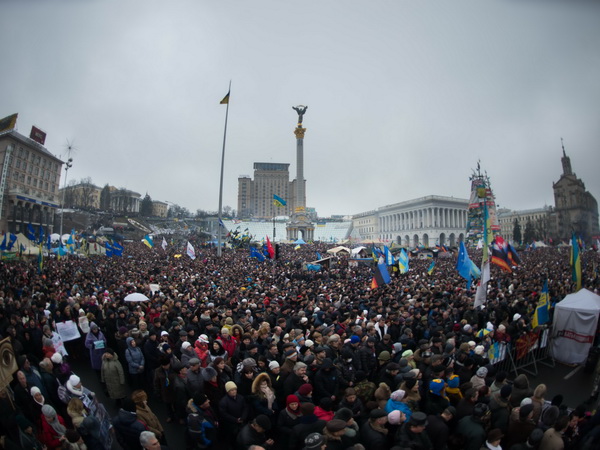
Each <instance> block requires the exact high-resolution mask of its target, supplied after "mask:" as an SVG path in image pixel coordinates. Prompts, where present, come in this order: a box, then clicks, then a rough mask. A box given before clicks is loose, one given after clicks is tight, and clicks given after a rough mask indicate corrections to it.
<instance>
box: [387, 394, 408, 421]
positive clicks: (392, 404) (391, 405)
mask: <svg viewBox="0 0 600 450" xmlns="http://www.w3.org/2000/svg"><path fill="white" fill-rule="evenodd" d="M396 410H398V411H400V412H403V413H404V415H405V416H406V420H407V421H408V419H410V416H412V411H411V410H410V408H409V407H408V405H407V404H406V403H404V402H397V401H395V400H392V399H391V398H390V399H389V400H388V401H387V403H386V405H385V412H386V413H388V414H389V413H391V412H392V411H396Z"/></svg>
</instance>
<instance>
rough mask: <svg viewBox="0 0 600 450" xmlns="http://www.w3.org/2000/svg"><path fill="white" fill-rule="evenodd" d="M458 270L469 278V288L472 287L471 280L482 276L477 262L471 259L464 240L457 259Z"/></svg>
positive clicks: (464, 276)
mask: <svg viewBox="0 0 600 450" xmlns="http://www.w3.org/2000/svg"><path fill="white" fill-rule="evenodd" d="M456 270H458V273H459V274H460V276H461V277H463V278H464V279H465V280H467V289H471V282H472V280H473V279H474V278H479V277H480V276H481V271H480V270H479V268H478V267H477V266H476V265H475V263H474V262H473V261H471V258H469V254H468V253H467V248H466V247H465V243H464V241H460V249H459V251H458V259H457V260H456Z"/></svg>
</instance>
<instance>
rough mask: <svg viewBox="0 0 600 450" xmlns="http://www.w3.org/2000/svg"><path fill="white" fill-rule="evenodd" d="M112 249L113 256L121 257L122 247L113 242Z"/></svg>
mask: <svg viewBox="0 0 600 450" xmlns="http://www.w3.org/2000/svg"><path fill="white" fill-rule="evenodd" d="M112 249H113V254H114V255H115V256H123V246H122V245H121V244H119V243H118V242H116V241H115V242H113V245H112Z"/></svg>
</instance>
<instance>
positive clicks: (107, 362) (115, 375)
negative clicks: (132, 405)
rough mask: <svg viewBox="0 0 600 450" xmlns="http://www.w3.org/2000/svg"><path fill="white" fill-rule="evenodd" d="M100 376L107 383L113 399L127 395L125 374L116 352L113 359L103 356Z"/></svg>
mask: <svg viewBox="0 0 600 450" xmlns="http://www.w3.org/2000/svg"><path fill="white" fill-rule="evenodd" d="M100 376H101V379H102V382H103V383H106V389H107V390H108V396H109V397H110V398H112V399H113V400H116V399H120V398H125V396H126V395H127V387H126V386H125V374H124V373H123V366H121V363H120V362H119V357H118V356H117V354H116V353H115V354H114V355H113V357H112V358H111V359H108V358H103V360H102V369H101V372H100Z"/></svg>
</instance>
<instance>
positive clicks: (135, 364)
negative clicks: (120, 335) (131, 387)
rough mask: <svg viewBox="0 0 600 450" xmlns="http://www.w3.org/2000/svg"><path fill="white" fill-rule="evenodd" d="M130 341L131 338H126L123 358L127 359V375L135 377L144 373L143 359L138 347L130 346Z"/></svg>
mask: <svg viewBox="0 0 600 450" xmlns="http://www.w3.org/2000/svg"><path fill="white" fill-rule="evenodd" d="M132 341H133V338H132V337H128V338H127V350H125V358H126V359H127V366H128V368H129V373H130V374H132V375H135V374H138V373H142V372H143V371H144V365H145V359H144V353H143V352H142V350H141V349H140V348H139V347H132V346H131V342H132Z"/></svg>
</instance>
